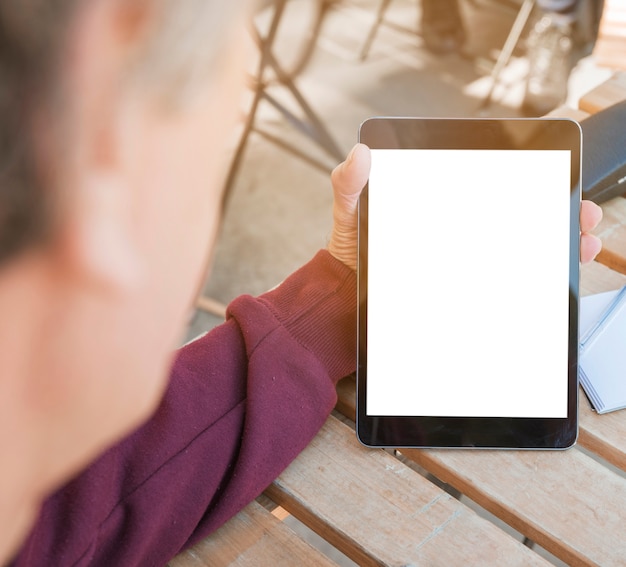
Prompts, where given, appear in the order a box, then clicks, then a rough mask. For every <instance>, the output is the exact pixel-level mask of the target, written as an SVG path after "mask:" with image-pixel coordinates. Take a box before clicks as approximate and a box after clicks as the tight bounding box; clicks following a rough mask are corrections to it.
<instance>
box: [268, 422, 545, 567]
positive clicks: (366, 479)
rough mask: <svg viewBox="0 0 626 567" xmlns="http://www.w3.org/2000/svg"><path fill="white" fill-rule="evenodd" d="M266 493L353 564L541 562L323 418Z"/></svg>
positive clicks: (341, 426) (391, 459)
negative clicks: (317, 431) (319, 428)
mask: <svg viewBox="0 0 626 567" xmlns="http://www.w3.org/2000/svg"><path fill="white" fill-rule="evenodd" d="M268 495H269V496H270V497H271V498H272V500H274V501H275V502H277V503H279V504H280V505H281V506H282V507H283V508H285V509H287V510H288V511H289V512H290V513H291V514H293V515H294V516H296V517H297V518H298V519H300V520H301V521H303V522H304V523H306V524H308V525H309V527H311V528H312V529H313V530H315V531H316V532H317V533H319V534H320V535H321V536H322V537H323V538H324V539H326V540H327V541H330V542H331V543H332V544H333V545H334V546H335V547H337V548H338V549H340V550H341V551H343V552H344V553H345V554H346V555H348V556H349V557H351V558H352V559H353V560H354V561H356V562H357V563H358V564H359V565H430V566H437V565H441V566H446V567H448V566H450V565H464V566H471V565H476V566H479V565H480V566H484V565H507V566H514V565H520V566H522V565H523V566H527V565H547V564H548V563H547V562H545V561H544V560H543V559H542V558H541V557H540V556H538V555H537V554H535V553H534V552H532V551H530V550H529V549H528V548H527V547H525V546H524V545H522V544H521V543H520V542H518V541H516V540H515V539H514V538H512V537H511V536H509V535H507V534H506V533H505V532H503V531H501V530H500V529H499V528H497V527H496V526H494V525H493V524H491V523H490V522H488V521H487V520H485V519H483V518H481V517H480V516H478V515H477V514H476V513H475V512H473V511H472V510H471V509H469V508H468V507H467V506H465V505H464V504H462V503H461V502H459V501H458V500H456V499H454V498H452V497H451V496H450V495H448V494H447V493H445V492H443V491H442V490H440V489H439V488H438V487H436V486H435V485H433V484H432V483H430V482H429V481H428V480H426V479H425V478H424V477H423V476H421V475H419V474H418V473H417V472H415V471H413V470H412V469H410V468H408V467H407V466H405V465H403V464H402V463H401V462H400V461H398V459H396V458H395V457H393V456H391V455H390V454H388V453H386V452H384V451H382V450H380V449H366V448H364V447H363V446H361V445H360V444H359V443H358V441H357V440H356V437H355V434H354V431H353V430H352V429H351V428H350V427H348V426H347V425H344V424H342V423H341V422H339V421H338V420H337V419H335V418H333V417H331V418H330V419H329V420H328V421H327V422H326V424H325V426H324V427H323V429H322V431H321V432H320V434H319V435H318V436H317V437H316V438H315V439H314V440H313V442H312V443H311V444H310V445H309V447H308V448H307V449H305V451H304V452H303V453H302V454H301V455H300V456H299V457H298V458H297V459H296V460H295V461H294V462H293V463H292V464H291V465H290V466H289V468H288V469H287V470H286V471H285V472H284V473H283V474H282V475H281V476H280V477H279V478H278V479H277V480H276V481H275V482H274V483H273V485H272V487H271V488H270V489H268Z"/></svg>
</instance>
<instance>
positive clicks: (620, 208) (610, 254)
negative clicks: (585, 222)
mask: <svg viewBox="0 0 626 567" xmlns="http://www.w3.org/2000/svg"><path fill="white" fill-rule="evenodd" d="M601 207H602V212H603V218H602V221H600V224H599V225H598V228H597V229H596V230H594V231H593V232H594V234H596V235H597V236H598V237H599V238H600V239H601V240H602V251H601V252H600V254H598V257H597V260H598V262H600V263H602V264H604V265H605V266H608V267H609V268H612V269H613V270H616V271H618V272H620V273H622V274H626V199H624V198H623V197H615V198H614V199H611V200H610V201H607V202H606V203H602V205H601Z"/></svg>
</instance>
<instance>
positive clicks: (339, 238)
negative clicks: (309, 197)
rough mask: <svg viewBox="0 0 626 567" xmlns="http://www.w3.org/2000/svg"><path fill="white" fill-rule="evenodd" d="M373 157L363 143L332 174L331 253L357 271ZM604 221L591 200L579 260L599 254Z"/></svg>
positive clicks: (584, 209) (585, 204)
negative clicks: (360, 221) (361, 213)
mask: <svg viewBox="0 0 626 567" xmlns="http://www.w3.org/2000/svg"><path fill="white" fill-rule="evenodd" d="M370 164H371V157H370V151H369V148H368V147H367V146H365V145H363V144H357V145H356V146H354V148H353V149H352V151H351V152H350V155H348V157H347V159H346V161H344V162H343V163H341V164H339V165H338V166H337V167H336V168H335V169H334V170H333V172H332V175H331V180H332V184H333V192H334V198H335V200H334V204H333V221H334V223H333V231H332V234H331V236H330V241H329V243H328V251H329V252H330V253H331V254H332V255H333V256H334V257H335V258H337V259H338V260H340V261H341V262H343V263H344V264H346V265H347V266H349V267H350V268H352V269H353V270H356V263H357V201H358V199H359V195H360V194H361V190H362V189H363V187H364V186H365V184H366V183H367V179H368V177H369V172H370ZM601 219H602V209H601V208H600V207H599V206H598V205H596V204H595V203H593V202H592V201H582V203H581V206H580V230H581V233H582V234H581V236H580V261H581V262H582V263H583V264H586V263H588V262H591V261H592V260H593V259H594V258H595V257H596V256H597V255H598V253H599V252H600V250H601V248H602V242H601V241H600V239H599V238H598V237H597V236H594V235H593V234H591V231H592V230H593V229H594V228H595V227H596V226H598V223H599V222H600V220H601Z"/></svg>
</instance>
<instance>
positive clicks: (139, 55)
mask: <svg viewBox="0 0 626 567" xmlns="http://www.w3.org/2000/svg"><path fill="white" fill-rule="evenodd" d="M245 15H246V10H245V2H244V1H240V2H237V1H235V0H232V1H230V2H216V1H213V0H134V1H129V0H55V1H53V0H28V1H24V2H15V1H13V2H12V1H9V0H1V1H0V74H1V75H2V80H1V81H0V84H1V85H2V86H1V89H2V91H1V94H0V112H1V113H2V117H1V119H0V124H2V131H1V132H0V136H1V139H0V144H2V152H0V153H1V154H2V155H1V159H3V160H4V161H3V163H2V166H1V167H0V171H1V173H0V175H1V176H2V177H1V181H0V218H1V219H2V221H1V222H0V262H1V263H0V313H2V318H1V319H0V404H1V407H0V415H1V416H2V427H1V428H0V437H1V439H0V447H2V451H3V455H2V463H3V464H2V467H0V498H1V504H0V561H2V562H5V561H12V562H13V564H15V565H28V566H34V565H56V566H58V565H86V564H92V565H125V566H126V565H158V564H163V563H165V562H166V561H167V560H168V559H169V558H170V557H172V556H173V555H175V554H176V553H178V552H179V551H180V550H181V549H183V548H184V547H185V546H188V545H190V544H192V543H193V542H195V541H197V540H198V539H199V538H201V537H203V536H204V535H206V534H208V533H210V532H211V531H213V530H215V529H216V528H217V527H218V526H219V525H221V524H222V523H223V522H225V521H226V520H227V519H228V518H229V517H231V516H232V515H233V514H235V513H236V512H237V511H238V510H240V509H241V508H242V507H243V506H245V505H246V504H247V503H248V502H249V501H251V500H252V499H253V498H255V497H256V496H257V495H258V494H259V493H260V492H261V491H262V490H263V489H264V488H265V487H266V486H267V485H268V484H269V483H270V482H271V480H272V479H273V478H274V477H275V476H277V475H278V474H279V473H280V471H281V470H282V469H283V468H284V467H285V466H287V464H289V462H290V461H291V460H292V459H293V458H294V457H295V456H296V455H297V454H298V452H299V451H300V450H302V449H303V448H304V446H305V445H306V444H307V443H308V442H309V440H310V439H311V438H312V437H313V436H314V435H315V434H316V432H317V430H318V429H319V427H320V426H321V424H322V423H323V422H324V420H325V418H326V416H327V415H328V413H329V412H330V410H331V408H332V407H333V404H334V401H335V390H334V384H335V383H336V381H337V380H339V379H340V378H341V377H342V376H344V375H346V374H348V373H350V372H352V371H353V370H354V366H355V344H354V325H355V308H356V305H355V287H356V283H355V281H356V280H355V274H354V269H355V265H356V250H355V247H356V246H355V235H356V219H355V216H356V200H357V198H358V194H359V192H360V189H361V188H362V187H363V185H364V184H365V181H366V179H367V176H368V172H369V151H368V149H367V148H366V147H365V146H362V145H357V146H356V147H355V148H354V149H353V151H352V152H351V154H350V156H349V157H348V159H347V160H346V162H344V163H343V164H341V165H340V166H338V167H337V169H336V170H335V171H334V172H333V176H332V181H333V187H334V195H335V205H334V211H333V215H334V228H333V232H332V235H331V238H330V242H329V245H328V249H327V250H324V251H321V252H319V253H318V254H317V255H316V256H315V257H314V258H313V259H312V260H311V262H310V263H309V264H307V265H305V266H304V267H303V268H302V269H300V270H299V271H298V272H296V273H295V274H293V275H292V276H291V277H289V278H288V279H287V280H285V282H283V283H282V284H281V285H280V286H279V287H278V288H276V289H275V290H273V291H270V292H268V293H266V294H264V295H263V296H261V297H259V298H256V299H255V298H252V297H241V298H239V299H237V300H235V301H234V302H233V304H231V306H230V308H229V315H228V320H227V321H226V323H224V325H222V326H220V327H218V328H217V329H215V330H214V331H213V332H212V333H210V334H208V335H207V336H205V337H203V338H201V339H200V340H198V341H195V342H194V343H192V344H190V345H188V346H187V347H185V348H184V349H182V350H181V351H179V352H178V353H177V354H176V355H174V354H173V353H174V348H175V345H176V344H177V343H178V341H179V339H180V336H181V333H182V331H183V329H184V326H185V322H186V319H187V313H188V310H189V309H190V306H191V305H192V304H193V300H194V294H195V292H196V290H197V288H198V286H199V284H200V282H201V280H202V279H203V276H204V274H205V264H206V258H207V254H208V252H209V251H210V248H211V246H212V245H213V241H214V238H215V231H216V227H217V224H218V215H219V211H220V197H221V195H220V193H221V183H220V173H221V170H222V169H223V166H224V163H223V160H222V154H221V151H220V150H221V149H222V140H223V139H224V137H225V136H227V134H228V132H229V130H230V128H231V126H232V124H233V123H234V118H235V116H236V113H237V106H238V104H237V103H238V97H239V94H240V88H241V84H242V82H243V81H242V77H243V74H244V73H243V69H244V66H245V56H244V53H243V52H242V49H241V45H242V43H243V41H242V37H243V35H242V34H243V33H244V31H243V30H244V26H243V20H244V17H245ZM584 210H585V214H584V215H583V217H584V221H585V223H584V225H583V226H584V227H585V230H589V229H590V228H591V227H592V226H594V224H595V222H596V221H597V212H598V209H597V208H593V207H591V206H590V207H589V208H587V207H586V208H585V209H584ZM582 244H583V252H584V255H585V258H591V257H593V256H594V255H595V254H596V253H597V251H598V249H599V243H598V241H597V240H596V239H595V238H594V237H592V236H591V235H584V236H583V242H582ZM168 376H169V378H168Z"/></svg>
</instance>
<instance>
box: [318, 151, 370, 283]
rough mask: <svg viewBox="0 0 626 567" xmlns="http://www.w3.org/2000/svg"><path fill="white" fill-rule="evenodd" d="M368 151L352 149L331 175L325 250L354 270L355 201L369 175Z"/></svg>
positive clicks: (355, 258) (355, 241)
mask: <svg viewBox="0 0 626 567" xmlns="http://www.w3.org/2000/svg"><path fill="white" fill-rule="evenodd" d="M370 163H371V158H370V150H369V148H368V147H367V146H365V145H363V144H357V145H356V146H354V148H352V151H351V152H350V154H349V155H348V157H347V159H346V161H344V162H343V163H340V164H339V165H338V166H337V167H336V168H335V169H334V170H333V173H332V175H331V181H332V184H333V193H334V196H335V200H334V203H333V231H332V234H331V235H330V241H329V242H328V251H329V252H330V253H331V254H332V255H333V256H334V257H335V258H337V260H340V261H341V262H343V263H344V264H346V266H349V267H350V268H352V269H353V270H355V271H356V260H357V257H356V254H357V251H356V247H357V246H356V244H357V201H358V200H359V195H360V194H361V190H362V189H363V187H365V184H366V183H367V179H368V177H369V175H370Z"/></svg>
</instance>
